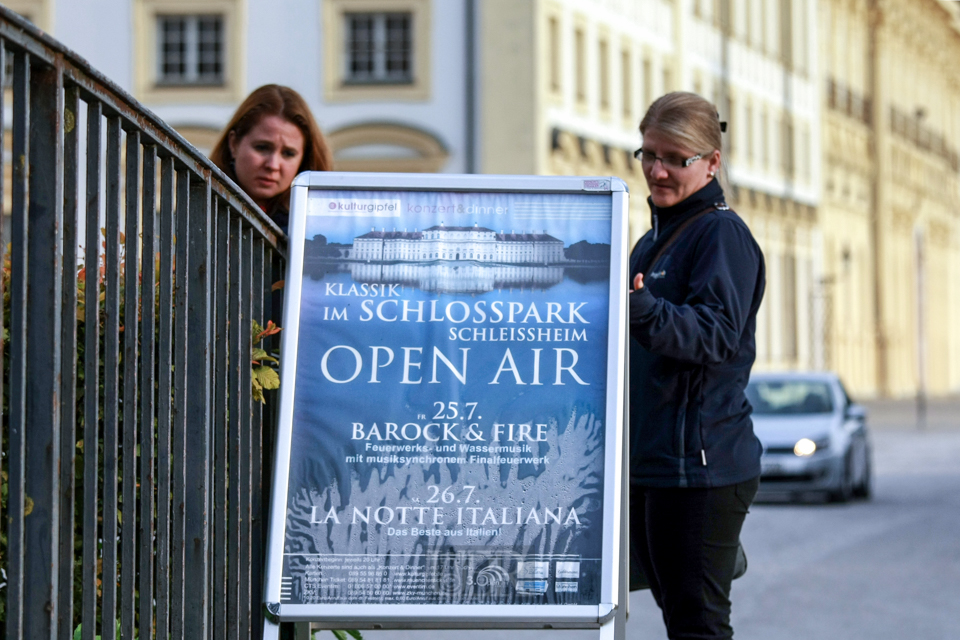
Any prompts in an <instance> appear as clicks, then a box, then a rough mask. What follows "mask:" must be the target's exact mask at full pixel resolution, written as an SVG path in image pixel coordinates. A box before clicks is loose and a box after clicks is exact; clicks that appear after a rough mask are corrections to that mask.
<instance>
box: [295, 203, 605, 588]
mask: <svg viewBox="0 0 960 640" xmlns="http://www.w3.org/2000/svg"><path fill="white" fill-rule="evenodd" d="M611 198H612V196H611V194H610V193H609V192H607V193H529V192H526V193H524V192H519V193H517V192H514V193H507V192H501V193H498V192H450V191H415V190H398V191H361V190H354V189H349V190H348V189H344V190H327V189H324V190H318V189H311V190H310V191H309V195H308V198H307V205H306V211H307V215H306V223H305V233H304V235H303V240H302V242H303V250H302V273H301V274H299V275H300V287H299V308H298V321H297V336H296V358H295V361H296V371H295V382H294V385H295V393H294V395H293V402H292V408H291V409H290V415H291V416H292V417H291V423H292V424H291V427H290V445H289V467H288V469H287V470H286V472H287V476H286V477H287V486H286V496H285V497H286V502H285V512H284V520H283V557H282V572H281V578H280V600H279V603H280V605H281V607H282V606H286V605H347V604H349V605H356V604H368V605H390V604H394V605H423V604H428V605H442V604H461V605H467V604H496V605H526V604H535V605H567V604H572V605H597V604H599V603H600V602H601V574H602V559H603V558H602V556H603V548H604V547H603V541H604V536H605V535H607V536H609V534H610V532H609V531H605V529H604V526H605V524H604V515H605V504H604V492H605V483H607V482H611V477H612V476H610V475H609V473H608V471H609V469H607V468H605V460H607V459H608V456H607V447H608V445H609V444H610V443H609V442H608V439H609V438H612V437H614V436H613V435H612V434H614V433H615V431H614V430H613V427H614V425H613V424H609V423H610V422H611V421H615V420H616V419H617V416H616V415H608V413H609V407H610V406H611V403H610V402H609V398H608V394H609V393H610V391H611V389H610V388H608V387H609V385H610V384H611V383H613V384H615V380H612V381H611V379H610V375H611V374H610V372H611V370H615V367H611V364H612V363H611V362H609V359H610V349H609V338H610V335H609V333H610V328H611V316H610V314H611V304H610V296H611V271H612V270H611V243H612V241H614V239H612V238H611V233H612V232H611V229H612V228H613V225H612V213H611V212H612V209H613V205H612V201H611ZM620 240H621V239H620V238H617V239H615V241H616V242H620ZM293 241H298V239H297V238H296V237H294V238H293ZM618 255H619V254H618ZM291 308H292V306H291V305H290V304H288V305H287V310H288V311H289V309H291ZM286 338H287V339H289V338H290V336H286ZM283 375H285V376H287V377H286V378H284V384H288V382H287V380H289V376H291V375H293V372H292V371H290V370H289V369H285V370H284V374H283ZM607 507H608V508H609V505H607Z"/></svg>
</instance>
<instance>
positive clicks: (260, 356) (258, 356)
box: [253, 347, 280, 362]
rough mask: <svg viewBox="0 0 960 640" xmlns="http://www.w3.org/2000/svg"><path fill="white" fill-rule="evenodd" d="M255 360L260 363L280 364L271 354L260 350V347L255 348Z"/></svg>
mask: <svg viewBox="0 0 960 640" xmlns="http://www.w3.org/2000/svg"><path fill="white" fill-rule="evenodd" d="M253 359H254V360H258V361H259V360H267V361H268V362H280V361H279V360H277V359H276V358H274V357H273V356H271V355H270V354H269V353H267V352H266V351H265V350H264V349H260V348H259V347H254V349H253Z"/></svg>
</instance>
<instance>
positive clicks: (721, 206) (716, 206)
mask: <svg viewBox="0 0 960 640" xmlns="http://www.w3.org/2000/svg"><path fill="white" fill-rule="evenodd" d="M727 209H729V207H728V206H727V204H726V203H725V202H717V203H715V204H712V205H710V206H709V207H707V208H706V209H704V210H703V211H700V212H699V213H695V214H693V215H692V216H690V217H689V218H687V219H686V220H684V221H683V223H682V224H681V225H680V226H678V227H677V228H676V229H674V231H673V233H672V234H670V238H668V239H667V241H666V242H664V243H663V244H662V245H661V246H660V250H659V251H657V253H656V255H654V256H653V260H651V261H650V266H649V267H648V269H652V268H653V267H654V265H656V264H657V261H658V260H659V259H660V258H662V257H663V254H664V253H665V252H666V250H667V249H669V248H670V245H672V244H673V243H674V242H675V241H676V240H677V238H679V237H680V236H681V235H682V234H683V232H684V230H685V229H686V228H687V227H689V226H690V225H692V224H693V223H694V222H696V221H697V220H699V219H700V218H702V217H703V216H705V215H707V214H708V213H710V212H711V211H717V210H723V211H725V210H727Z"/></svg>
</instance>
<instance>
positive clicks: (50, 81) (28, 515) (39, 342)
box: [15, 64, 63, 640]
mask: <svg viewBox="0 0 960 640" xmlns="http://www.w3.org/2000/svg"><path fill="white" fill-rule="evenodd" d="M31 72H32V73H31V75H32V78H31V82H30V85H31V86H30V120H29V131H30V133H29V137H30V149H29V151H28V153H27V157H26V158H23V157H21V158H17V159H15V162H24V161H26V163H27V165H28V166H29V189H30V191H29V194H30V196H29V204H28V209H27V211H28V213H27V216H28V218H29V226H30V233H29V234H28V236H27V243H28V247H27V274H29V280H28V282H27V317H28V318H29V319H30V321H29V323H28V326H27V332H26V333H27V384H26V427H27V428H26V429H25V433H24V435H25V440H26V455H25V458H24V459H25V461H26V464H25V466H24V476H25V481H24V495H25V496H26V500H27V507H28V508H27V509H25V511H24V539H25V540H26V541H28V546H29V549H30V552H29V553H27V554H26V557H25V558H24V588H23V620H24V637H26V638H31V639H33V638H37V639H39V638H49V639H51V640H52V639H54V638H56V637H57V624H58V613H57V605H58V598H57V592H58V588H57V587H58V579H59V550H60V538H59V532H60V492H59V490H58V485H59V483H58V480H59V473H60V400H59V398H60V376H59V374H60V357H61V354H60V345H61V333H60V327H61V316H60V311H61V306H62V298H61V295H62V294H61V291H62V289H61V287H62V278H61V272H62V268H63V263H62V259H63V173H62V168H61V166H60V159H61V158H62V157H63V124H62V123H63V80H62V76H61V74H60V70H59V69H58V68H55V67H50V66H47V65H40V64H35V65H34V66H33V69H31ZM31 505H32V508H31Z"/></svg>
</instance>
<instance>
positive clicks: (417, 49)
mask: <svg viewBox="0 0 960 640" xmlns="http://www.w3.org/2000/svg"><path fill="white" fill-rule="evenodd" d="M322 9H323V11H322V15H321V20H322V21H323V24H322V25H321V32H322V33H323V43H324V44H323V76H324V78H323V80H324V81H323V90H324V100H325V101H326V102H328V103H337V102H364V101H370V102H378V101H411V102H423V101H427V100H429V99H430V93H431V60H430V59H431V54H432V39H433V33H432V29H431V10H430V9H431V7H430V0H323V2H322ZM360 13H371V14H397V13H407V14H410V18H411V31H412V39H413V44H412V57H413V62H412V78H411V80H410V81H404V82H400V83H391V82H375V83H358V82H352V81H351V80H350V79H349V78H348V77H347V69H346V63H347V56H346V43H347V34H346V25H347V14H360Z"/></svg>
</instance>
